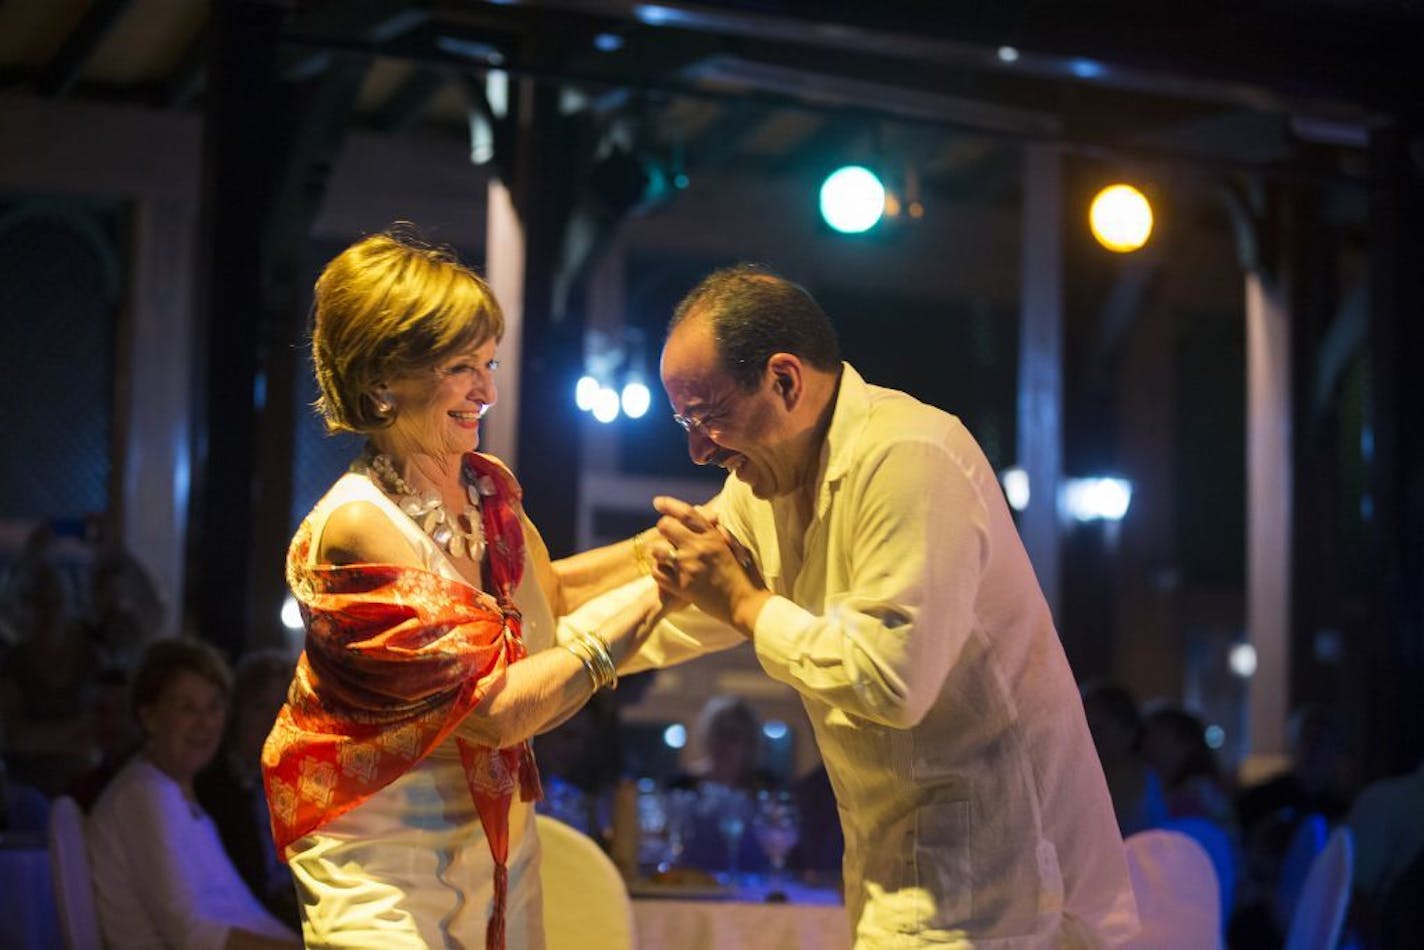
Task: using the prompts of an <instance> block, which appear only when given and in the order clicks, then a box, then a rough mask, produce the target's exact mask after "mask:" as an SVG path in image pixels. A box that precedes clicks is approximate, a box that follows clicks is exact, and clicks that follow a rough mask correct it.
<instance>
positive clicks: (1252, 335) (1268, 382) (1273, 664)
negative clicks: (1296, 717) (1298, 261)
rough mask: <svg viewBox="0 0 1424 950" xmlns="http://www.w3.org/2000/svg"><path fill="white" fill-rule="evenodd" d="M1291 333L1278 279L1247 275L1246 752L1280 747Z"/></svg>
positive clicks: (1286, 619)
mask: <svg viewBox="0 0 1424 950" xmlns="http://www.w3.org/2000/svg"><path fill="white" fill-rule="evenodd" d="M1290 354H1291V332H1290V311H1289V309H1288V308H1287V306H1286V303H1285V300H1284V298H1283V295H1282V292H1281V290H1280V287H1279V284H1278V283H1277V282H1275V281H1272V280H1271V279H1269V278H1268V277H1267V276H1265V275H1264V274H1263V273H1262V272H1261V271H1260V270H1259V269H1257V270H1252V271H1250V272H1248V273H1247V275H1246V486H1247V487H1246V519H1247V527H1246V534H1247V537H1246V584H1247V593H1246V630H1247V634H1248V636H1249V638H1250V642H1251V645H1252V646H1253V647H1255V650H1256V673H1255V675H1254V676H1253V677H1252V678H1251V684H1250V691H1249V710H1250V711H1249V716H1250V729H1249V735H1250V739H1251V745H1250V748H1251V752H1252V754H1254V755H1275V754H1279V753H1282V752H1284V751H1285V724H1286V714H1287V707H1288V704H1289V700H1290V659H1291V655H1290V606H1291V601H1290V570H1291V550H1292V548H1291V496H1292V479H1291V359H1290Z"/></svg>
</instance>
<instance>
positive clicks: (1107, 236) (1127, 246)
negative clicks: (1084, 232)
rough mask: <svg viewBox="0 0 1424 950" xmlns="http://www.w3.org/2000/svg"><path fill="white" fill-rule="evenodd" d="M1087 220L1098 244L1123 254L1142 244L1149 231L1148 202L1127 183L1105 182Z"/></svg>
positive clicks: (1150, 207)
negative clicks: (1113, 183)
mask: <svg viewBox="0 0 1424 950" xmlns="http://www.w3.org/2000/svg"><path fill="white" fill-rule="evenodd" d="M1088 223H1089V225H1090V226H1091V227H1092V229H1093V237H1095V238H1097V239H1098V243H1099V244H1101V245H1102V246H1103V247H1105V248H1107V249H1108V250H1110V251H1117V252H1118V253H1120V254H1126V253H1127V252H1129V251H1135V250H1137V249H1138V248H1139V247H1141V246H1142V245H1144V244H1146V243H1147V238H1148V237H1149V236H1150V235H1151V234H1152V205H1150V204H1148V202H1147V198H1146V197H1145V196H1144V195H1143V194H1142V192H1140V191H1138V190H1137V189H1136V188H1134V187H1132V186H1131V185H1109V186H1108V187H1106V188H1104V189H1103V190H1102V191H1100V192H1098V195H1097V197H1096V198H1094V199H1093V205H1092V207H1091V208H1090V209H1089V210H1088Z"/></svg>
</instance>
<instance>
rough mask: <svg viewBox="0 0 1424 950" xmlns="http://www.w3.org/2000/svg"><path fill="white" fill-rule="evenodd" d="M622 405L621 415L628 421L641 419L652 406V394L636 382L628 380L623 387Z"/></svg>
mask: <svg viewBox="0 0 1424 950" xmlns="http://www.w3.org/2000/svg"><path fill="white" fill-rule="evenodd" d="M622 404H623V415H625V416H627V417H628V418H629V419H641V418H643V416H644V415H646V414H647V412H648V407H649V406H651V405H652V404H653V394H652V393H651V392H649V391H648V387H647V386H644V385H643V384H642V383H641V382H639V381H638V380H636V379H633V380H629V381H628V382H627V383H626V384H625V385H624V386H623V397H622Z"/></svg>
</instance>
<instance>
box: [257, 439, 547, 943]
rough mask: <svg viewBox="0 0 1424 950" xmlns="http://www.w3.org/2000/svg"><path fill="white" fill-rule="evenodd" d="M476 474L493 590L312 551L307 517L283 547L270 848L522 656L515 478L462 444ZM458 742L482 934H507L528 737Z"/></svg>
mask: <svg viewBox="0 0 1424 950" xmlns="http://www.w3.org/2000/svg"><path fill="white" fill-rule="evenodd" d="M465 465H466V468H467V472H466V475H467V477H469V478H471V479H472V480H473V481H474V482H475V484H477V485H478V486H479V488H480V492H481V495H482V498H481V513H482V517H483V520H484V525H485V535H486V537H487V538H488V539H489V541H490V544H489V558H488V562H487V564H486V566H485V575H486V581H487V586H488V587H489V588H490V589H491V590H492V591H494V594H493V595H491V594H487V593H485V592H482V591H479V590H477V589H475V588H474V587H471V586H470V585H468V584H462V583H459V582H457V581H452V580H448V579H446V578H444V577H441V576H440V575H438V574H434V573H431V572H430V571H425V570H421V569H419V568H413V567H404V566H400V565H385V564H362V565H350V566H339V567H336V566H328V565H313V564H312V559H311V545H312V542H313V538H312V527H311V523H310V521H303V522H302V524H301V526H300V527H299V528H298V529H297V533H296V536H295V537H294V538H293V540H292V544H291V547H290V548H289V550H288V555H287V582H288V584H289V585H290V586H291V588H292V591H293V593H294V594H295V595H296V598H297V601H298V603H299V604H300V605H301V610H302V616H303V619H304V621H305V624H306V629H307V636H306V649H305V650H304V651H303V653H302V656H301V658H300V659H299V661H298V664H297V669H296V673H295V675H294V677H293V680H292V684H291V687H290V688H289V691H288V696H287V702H286V704H285V705H284V706H283V707H282V710H281V712H280V713H279V714H278V716H277V721H276V724H275V725H274V726H273V728H272V732H271V733H270V734H269V736H268V738H267V742H266V745H265V746H264V748H263V751H262V766H263V769H262V771H263V783H264V785H265V788H266V792H267V801H268V803H269V805H270V810H271V814H272V832H273V836H274V838H275V839H276V844H277V850H278V853H279V854H282V855H283V856H284V857H285V856H286V850H287V848H288V846H290V845H291V844H292V843H293V842H294V841H296V840H298V839H299V838H301V837H302V836H303V835H306V834H309V833H310V832H312V831H314V830H316V829H318V828H320V827H321V826H322V825H323V824H325V823H326V822H328V821H330V820H331V819H333V818H335V817H337V816H338V815H341V814H344V813H345V812H348V811H350V810H351V809H353V808H356V807H357V806H359V805H360V804H361V803H362V802H363V801H365V800H366V799H367V798H369V797H370V796H371V795H372V794H374V793H375V792H377V791H379V790H380V789H382V788H384V787H385V786H386V785H388V784H390V782H392V781H393V780H395V779H396V778H398V777H399V776H400V775H402V774H404V773H405V771H406V770H408V769H409V768H410V767H411V766H412V765H414V764H415V763H416V762H419V761H420V760H421V759H422V758H424V757H425V756H426V755H427V754H429V753H430V751H431V750H432V749H434V748H435V747H436V746H437V745H439V744H440V743H441V742H442V741H444V740H445V739H446V738H448V737H449V736H450V734H451V733H452V732H454V731H455V729H456V728H457V727H458V726H459V724H460V722H461V721H462V720H463V719H464V718H465V716H467V715H468V714H469V713H470V711H471V710H473V709H474V708H475V707H476V706H477V705H478V704H479V702H480V700H481V699H482V698H483V697H484V696H485V694H486V693H487V692H488V691H489V689H490V688H491V687H492V686H493V685H494V684H495V683H497V681H498V680H499V679H500V678H501V677H502V676H503V674H504V671H505V669H506V668H507V667H508V666H509V664H511V663H515V662H517V661H519V660H520V659H522V658H523V657H524V656H525V650H524V644H523V642H522V640H521V638H520V618H519V612H518V611H517V610H516V609H515V607H514V604H513V600H512V599H511V596H512V594H513V591H514V588H515V587H516V586H517V585H518V583H519V579H520V575H521V574H522V571H523V564H524V542H523V532H522V529H521V526H520V523H519V518H518V514H517V512H516V511H515V510H514V507H513V505H514V503H515V502H517V501H518V498H519V486H518V484H517V483H516V482H515V481H514V479H513V477H512V476H511V475H509V473H508V472H507V471H506V470H505V469H504V468H503V467H501V466H499V465H498V463H495V462H493V461H491V460H487V459H485V458H484V457H482V456H479V455H477V454H473V453H472V454H471V455H468V456H466V458H465ZM455 742H456V745H457V747H458V748H459V751H460V759H461V762H462V765H463V766H464V772H465V777H466V780H467V782H468V783H469V787H470V795H471V797H472V799H473V800H474V803H475V807H476V810H477V811H478V812H479V815H480V821H481V824H482V825H483V826H484V831H485V835H486V837H487V838H488V839H489V843H490V852H491V855H492V856H493V858H494V862H495V895H496V899H495V910H494V913H493V915H492V917H491V920H490V925H489V928H488V933H487V946H490V947H499V946H503V905H504V900H503V896H504V887H503V886H502V885H503V883H504V879H505V863H506V861H507V859H508V852H509V823H508V819H509V805H510V802H511V801H512V798H513V795H514V794H515V791H516V790H517V791H518V792H519V794H520V796H521V798H522V799H523V800H525V801H531V800H534V799H537V798H539V796H540V789H539V776H538V771H537V769H536V768H535V765H534V757H533V753H532V751H531V749H530V746H529V743H528V742H522V743H520V744H519V745H517V746H512V747H509V748H504V749H492V748H489V747H486V746H482V745H478V744H476V743H474V742H471V741H468V740H466V739H464V738H462V737H459V736H456V739H455Z"/></svg>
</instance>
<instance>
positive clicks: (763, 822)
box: [752, 791, 801, 900]
mask: <svg viewBox="0 0 1424 950" xmlns="http://www.w3.org/2000/svg"><path fill="white" fill-rule="evenodd" d="M752 830H753V831H754V832H755V833H756V839H757V844H759V845H761V849H762V850H763V851H765V852H766V857H767V860H768V861H770V862H771V890H770V892H769V893H768V894H767V895H766V897H767V900H785V899H786V893H785V891H783V890H782V889H781V888H782V886H783V877H784V874H785V870H786V856H787V855H788V854H790V853H791V849H792V848H794V847H796V842H797V841H798V840H799V839H800V835H801V816H800V814H799V813H798V812H797V810H796V800H795V798H793V797H792V795H791V793H790V792H786V791H777V792H772V791H762V792H761V793H759V794H758V795H757V801H756V811H755V813H754V814H753V816H752Z"/></svg>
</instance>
